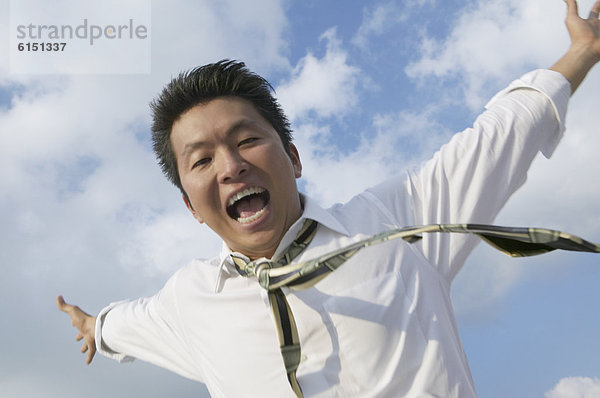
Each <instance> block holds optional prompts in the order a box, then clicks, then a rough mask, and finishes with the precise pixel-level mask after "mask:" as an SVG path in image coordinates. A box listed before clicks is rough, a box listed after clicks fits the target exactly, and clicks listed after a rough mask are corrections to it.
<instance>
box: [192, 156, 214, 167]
mask: <svg viewBox="0 0 600 398" xmlns="http://www.w3.org/2000/svg"><path fill="white" fill-rule="evenodd" d="M211 160H212V159H211V158H202V159H200V160H198V161H197V162H195V163H194V164H193V165H192V170H193V169H195V168H197V167H200V166H204V165H206V164H208V163H210V161H211Z"/></svg>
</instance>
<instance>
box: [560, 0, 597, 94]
mask: <svg viewBox="0 0 600 398" xmlns="http://www.w3.org/2000/svg"><path fill="white" fill-rule="evenodd" d="M564 1H565V3H567V18H566V19H565V24H566V25H567V30H568V31H569V35H570V36H571V46H570V47H569V50H568V51H567V53H566V54H565V55H564V56H563V57H562V58H561V59H559V60H558V61H557V62H556V63H555V64H554V65H552V67H550V69H551V70H554V71H556V72H559V73H562V75H563V76H564V77H566V78H567V80H569V82H570V83H571V93H574V92H575V90H577V87H579V85H580V84H581V82H582V81H583V79H584V78H585V76H586V75H587V73H588V72H589V71H590V69H591V68H592V67H593V66H594V65H595V64H596V63H597V62H598V61H600V20H598V13H599V12H600V0H597V1H596V2H595V3H594V5H593V6H592V10H591V11H590V13H589V15H588V18H587V19H584V18H581V17H580V16H579V10H578V7H577V0H564Z"/></svg>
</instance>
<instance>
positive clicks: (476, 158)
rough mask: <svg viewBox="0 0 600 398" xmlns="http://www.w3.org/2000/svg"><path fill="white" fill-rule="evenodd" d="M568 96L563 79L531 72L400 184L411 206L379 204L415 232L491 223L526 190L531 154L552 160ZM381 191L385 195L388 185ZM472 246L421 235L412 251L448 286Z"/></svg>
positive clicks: (470, 240) (456, 238)
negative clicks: (421, 227)
mask: <svg viewBox="0 0 600 398" xmlns="http://www.w3.org/2000/svg"><path fill="white" fill-rule="evenodd" d="M570 95H571V89H570V85H569V83H568V81H567V80H566V79H565V78H564V77H563V76H562V75H561V74H560V73H557V72H553V71H550V70H536V71H533V72H530V73H528V74H526V75H524V76H523V77H521V78H520V79H518V80H515V81H513V82H512V83H511V84H510V85H509V86H508V87H507V88H505V89H504V90H502V91H500V92H499V93H498V94H496V95H495V96H494V97H493V98H492V100H490V102H489V103H488V104H487V105H486V110H485V112H484V113H482V114H481V115H480V116H479V117H478V118H477V119H476V121H475V123H474V124H473V126H472V127H471V128H468V129H466V130H464V131H462V132H460V133H458V134H456V135H454V136H453V137H452V139H451V140H450V142H449V143H447V144H445V145H444V146H442V148H441V149H440V150H439V151H438V152H436V153H435V155H434V156H433V158H432V159H431V160H429V161H428V162H426V163H425V164H424V165H423V166H422V167H421V168H420V169H419V170H418V171H416V172H411V173H409V175H408V179H406V180H404V182H403V183H400V182H397V184H396V188H395V189H396V191H401V193H403V194H404V195H407V197H408V198H409V199H408V200H406V199H403V200H402V199H399V198H396V199H394V200H395V202H398V203H401V205H398V204H397V203H396V204H394V203H395V202H394V200H392V198H393V195H394V194H390V193H387V194H381V192H378V193H379V194H380V195H378V196H379V197H380V199H381V200H382V201H384V202H389V203H386V206H388V207H389V208H392V209H394V211H402V212H403V213H404V215H405V216H407V215H408V217H409V218H408V219H409V220H410V218H412V219H413V223H414V225H424V224H443V223H483V224H488V223H492V222H493V220H494V218H495V217H496V215H497V214H498V212H499V211H500V210H501V208H502V207H503V206H504V204H505V203H506V201H507V200H508V198H509V197H510V196H511V195H512V194H513V193H514V192H515V191H516V190H517V189H518V188H519V187H520V186H521V185H523V183H524V182H525V180H526V177H527V170H528V169H529V166H530V165H531V163H532V161H533V159H534V157H535V156H536V154H537V153H538V152H542V153H543V154H544V156H546V157H550V156H551V155H552V153H553V151H554V149H555V148H556V145H557V144H558V142H559V141H560V138H561V137H562V134H563V132H564V130H565V128H564V121H565V116H566V111H567V104H568V101H569V97H570ZM383 185H386V186H387V187H388V188H389V186H390V183H389V182H388V183H386V184H383ZM399 186H400V187H399ZM375 191H377V190H375ZM397 195H400V194H397ZM402 202H408V203H402ZM406 208H409V209H411V210H412V211H411V212H410V213H412V214H407V213H408V212H407V211H406V210H405V209H406ZM399 217H402V216H399ZM405 220H406V219H405ZM477 242H478V239H477V238H476V237H473V236H469V235H463V234H443V233H438V234H425V236H424V237H423V239H422V240H421V241H419V242H418V243H415V248H417V249H418V250H419V251H421V253H422V254H423V255H424V256H425V257H426V259H427V261H428V262H430V263H431V264H433V265H434V266H436V267H437V268H438V270H439V271H440V272H441V273H442V274H443V275H444V276H445V277H446V278H448V280H452V279H453V278H454V277H455V276H456V274H457V273H458V271H459V270H460V268H461V267H462V265H463V264H464V261H465V260H466V258H467V256H468V254H469V253H470V252H471V251H472V249H473V248H474V246H475V244H476V243H477Z"/></svg>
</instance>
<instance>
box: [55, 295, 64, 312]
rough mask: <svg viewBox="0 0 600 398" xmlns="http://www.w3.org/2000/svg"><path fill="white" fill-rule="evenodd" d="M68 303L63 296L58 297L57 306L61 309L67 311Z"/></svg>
mask: <svg viewBox="0 0 600 398" xmlns="http://www.w3.org/2000/svg"><path fill="white" fill-rule="evenodd" d="M66 305H67V303H65V299H64V298H63V296H58V297H57V298H56V306H57V307H58V309H59V310H61V311H63V312H66V311H65V306H66Z"/></svg>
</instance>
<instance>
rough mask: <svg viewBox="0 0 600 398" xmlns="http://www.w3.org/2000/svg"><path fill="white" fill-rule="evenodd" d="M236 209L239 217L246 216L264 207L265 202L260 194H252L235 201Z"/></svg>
mask: <svg viewBox="0 0 600 398" xmlns="http://www.w3.org/2000/svg"><path fill="white" fill-rule="evenodd" d="M236 207H237V208H236V210H237V213H238V214H239V217H240V218H248V217H250V216H252V215H254V214H256V212H258V211H260V210H262V208H263V207H265V202H264V200H263V199H262V197H261V196H260V195H252V196H249V197H246V198H244V199H240V200H239V201H238V202H237V203H236Z"/></svg>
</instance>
